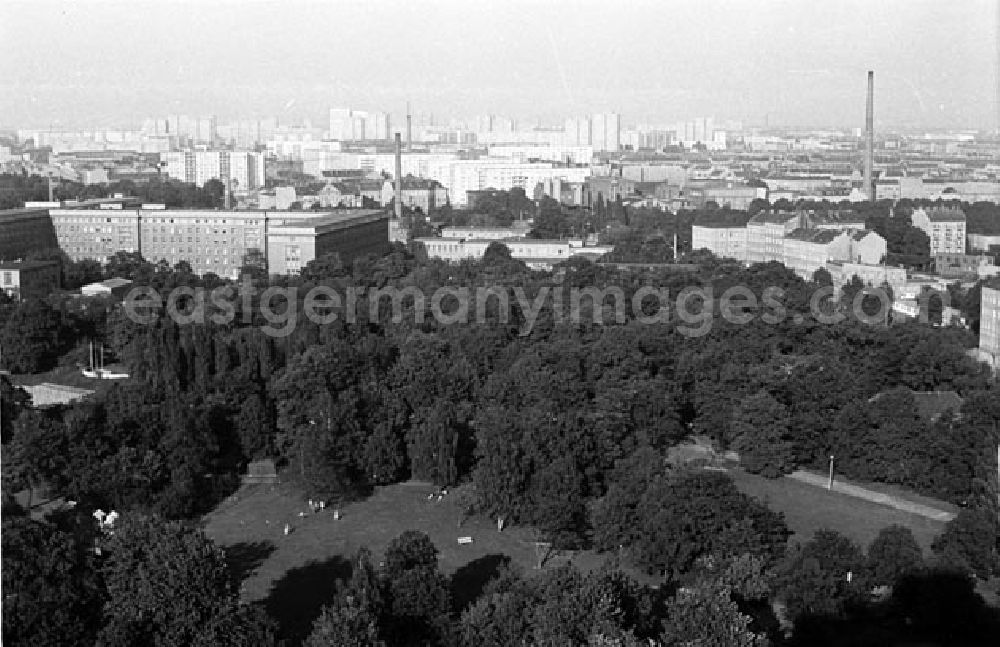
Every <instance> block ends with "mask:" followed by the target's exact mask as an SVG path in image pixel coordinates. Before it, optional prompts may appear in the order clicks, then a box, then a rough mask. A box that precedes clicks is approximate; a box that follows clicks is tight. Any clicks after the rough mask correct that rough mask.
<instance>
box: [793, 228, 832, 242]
mask: <svg viewBox="0 0 1000 647" xmlns="http://www.w3.org/2000/svg"><path fill="white" fill-rule="evenodd" d="M843 233H844V232H842V231H838V230H836V229H802V228H799V229H795V230H793V231H791V232H789V234H788V235H787V236H786V238H789V239H791V240H801V241H803V242H807V243H815V244H817V245H825V244H827V243H830V242H833V241H834V240H835V239H836V238H838V237H839V236H840V235H841V234H843Z"/></svg>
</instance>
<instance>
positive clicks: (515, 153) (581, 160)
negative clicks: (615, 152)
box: [486, 144, 594, 164]
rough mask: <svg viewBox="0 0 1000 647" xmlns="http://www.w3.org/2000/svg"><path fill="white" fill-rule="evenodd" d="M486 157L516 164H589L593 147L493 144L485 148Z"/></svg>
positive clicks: (592, 155) (592, 154)
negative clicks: (531, 162)
mask: <svg viewBox="0 0 1000 647" xmlns="http://www.w3.org/2000/svg"><path fill="white" fill-rule="evenodd" d="M486 154H487V156H488V157H495V158H500V159H509V160H514V161H516V162H527V161H529V160H538V161H541V162H563V163H566V164H590V161H591V159H593V157H594V147H593V146H589V145H587V146H575V145H574V146H552V145H550V144H537V145H532V144H493V145H491V146H489V148H487V151H486Z"/></svg>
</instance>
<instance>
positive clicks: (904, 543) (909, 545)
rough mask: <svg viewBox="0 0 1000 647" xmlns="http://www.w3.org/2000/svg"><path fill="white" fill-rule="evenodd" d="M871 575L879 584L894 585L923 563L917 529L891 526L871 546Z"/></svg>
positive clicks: (869, 570) (881, 531) (869, 573)
mask: <svg viewBox="0 0 1000 647" xmlns="http://www.w3.org/2000/svg"><path fill="white" fill-rule="evenodd" d="M867 561H868V577H869V578H870V579H871V582H872V583H873V584H875V585H882V586H892V585H893V584H895V583H896V581H897V580H899V578H900V577H902V576H903V575H905V574H906V573H909V572H912V571H915V570H917V569H919V568H920V567H921V566H923V563H924V556H923V553H922V551H921V550H920V544H918V543H917V540H916V539H915V538H914V537H913V532H912V531H911V530H910V529H909V528H906V527H904V526H898V525H892V526H887V527H885V528H883V529H882V530H880V531H879V533H878V536H877V537H875V540H874V541H872V543H871V546H869V547H868V559H867Z"/></svg>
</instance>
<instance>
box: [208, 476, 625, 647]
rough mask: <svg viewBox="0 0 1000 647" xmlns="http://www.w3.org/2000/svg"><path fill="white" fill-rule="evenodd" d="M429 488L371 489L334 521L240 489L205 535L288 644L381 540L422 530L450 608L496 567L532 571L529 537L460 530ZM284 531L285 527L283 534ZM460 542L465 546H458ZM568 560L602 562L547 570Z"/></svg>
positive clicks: (478, 525) (259, 488)
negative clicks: (359, 556) (447, 580)
mask: <svg viewBox="0 0 1000 647" xmlns="http://www.w3.org/2000/svg"><path fill="white" fill-rule="evenodd" d="M433 490H434V487H433V486H431V485H428V484H425V483H414V482H411V483H403V484H399V485H393V486H389V487H384V488H378V489H377V490H376V491H375V493H374V494H373V495H372V496H371V497H369V498H368V499H366V500H364V501H360V502H357V503H353V504H351V505H348V506H346V507H344V508H342V509H341V515H342V516H341V519H340V520H334V518H333V511H332V510H331V509H330V508H329V507H328V508H327V509H326V510H325V511H323V512H319V513H317V514H307V516H305V517H299V516H298V513H299V512H300V511H302V512H308V511H309V507H308V505H307V504H305V503H304V502H302V501H301V500H300V499H298V498H296V497H295V496H293V495H292V494H291V493H290V492H287V491H285V489H284V488H283V487H281V486H266V485H254V486H246V487H244V488H243V489H242V490H240V491H239V492H238V493H237V494H235V495H233V496H232V497H230V499H228V500H227V501H225V502H224V503H223V504H222V505H220V506H219V507H218V508H217V509H216V510H214V511H213V512H212V513H210V514H209V515H207V516H206V517H205V519H204V529H205V532H206V534H207V535H208V536H209V537H211V538H212V539H213V540H214V541H215V542H216V543H218V544H219V545H221V546H223V547H224V548H225V549H226V552H227V556H228V557H229V559H230V562H232V563H233V565H234V570H235V575H236V577H237V578H238V579H240V580H242V582H243V584H242V587H241V597H242V599H244V600H246V601H252V600H263V601H264V604H265V606H266V607H267V608H268V611H269V612H270V613H271V614H272V615H273V616H274V617H275V618H276V619H277V620H278V622H279V624H280V625H281V627H282V630H283V634H284V635H285V636H286V637H288V638H290V639H291V640H292V642H293V644H295V642H296V641H298V640H301V639H302V638H303V637H304V635H305V634H307V633H308V631H309V628H310V627H311V624H312V619H313V618H315V617H316V616H317V615H319V612H320V609H321V608H322V606H323V604H325V603H326V602H328V601H329V600H330V599H331V598H332V596H333V594H334V591H335V590H336V589H335V582H336V580H337V579H342V578H345V577H348V576H349V574H350V571H351V566H350V561H349V560H350V559H351V557H352V556H353V555H354V554H355V553H356V552H357V550H358V549H359V548H360V547H362V546H367V547H368V548H369V549H371V551H372V552H373V553H374V555H375V559H376V560H378V559H381V557H382V555H383V553H384V551H385V548H386V546H388V544H389V542H390V541H391V540H392V539H393V538H395V537H397V536H398V535H399V534H401V533H402V532H403V531H405V530H420V531H422V532H425V533H427V535H428V536H429V537H430V538H431V540H432V541H433V542H434V545H435V546H437V548H438V550H439V551H440V565H441V570H442V571H443V572H444V573H445V574H448V575H454V576H455V577H454V581H453V591H452V597H453V599H454V600H455V602H456V606H457V608H461V607H462V606H463V605H464V603H465V602H466V601H467V600H470V599H474V597H475V596H476V595H477V594H478V592H479V591H481V590H482V586H483V585H484V584H485V583H486V582H487V581H488V580H489V579H490V578H491V577H492V576H493V574H494V573H495V572H496V569H497V567H498V566H499V565H500V564H502V563H504V562H506V561H508V560H510V561H511V562H513V563H515V564H517V565H518V566H520V567H521V568H522V569H523V570H524V571H530V570H531V569H532V568H534V565H535V561H536V557H535V547H534V545H533V544H532V543H531V542H532V541H533V536H532V533H531V530H530V529H527V528H520V527H512V528H507V529H505V530H504V531H503V532H502V533H498V532H497V529H496V523H495V521H492V520H489V519H484V518H481V517H475V518H470V519H468V520H466V521H465V522H464V523H463V524H462V526H461V527H459V525H458V522H459V521H460V520H461V519H462V517H463V514H462V506H461V505H460V504H459V503H458V501H457V500H456V497H455V496H453V495H449V496H445V497H444V499H443V500H442V501H440V502H438V501H437V500H436V499H435V500H428V499H427V495H428V494H429V493H431V492H432V491H433ZM286 523H288V524H290V525H291V527H292V532H291V534H289V535H288V536H285V535H284V526H285V524H286ZM465 536H469V537H472V538H473V543H471V544H465V545H460V544H458V542H457V539H458V538H459V537H465ZM569 559H572V561H573V563H574V564H576V565H577V566H579V567H580V568H582V569H585V570H589V569H591V568H594V567H596V566H598V565H599V564H601V563H602V562H603V561H604V559H605V558H604V557H603V556H598V555H594V554H593V553H589V552H580V553H573V554H572V555H566V554H557V555H554V556H552V558H550V559H549V560H548V561H547V562H546V567H548V566H549V565H553V564H559V563H563V562H565V561H567V560H569Z"/></svg>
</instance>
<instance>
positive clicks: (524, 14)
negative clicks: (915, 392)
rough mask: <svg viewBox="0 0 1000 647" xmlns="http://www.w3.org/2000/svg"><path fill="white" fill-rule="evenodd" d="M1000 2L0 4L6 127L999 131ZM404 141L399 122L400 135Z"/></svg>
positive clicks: (0, 114)
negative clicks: (182, 118) (150, 122)
mask: <svg viewBox="0 0 1000 647" xmlns="http://www.w3.org/2000/svg"><path fill="white" fill-rule="evenodd" d="M998 6H1000V2H998V1H997V0H862V1H854V0H849V1H841V0H816V1H814V0H787V1H785V0H774V1H768V0H756V1H728V2H727V1H718V0H694V1H673V0H659V1H657V0H648V1H647V0H617V1H616V0H603V1H602V2H590V1H584V2H574V1H554V0H549V1H545V0H542V1H536V2H524V1H512V0H499V1H493V0H483V1H481V2H480V1H476V0H464V1H457V2H453V1H450V0H449V1H436V2H435V1H428V2H423V1H420V0H409V1H407V2H395V1H393V2H388V1H384V2H380V1H378V0H364V1H361V2H358V1H354V0H331V1H327V2H286V1H281V2H247V0H240V1H239V2H235V1H234V2H228V1H223V2H220V1H217V0H216V1H213V0H208V1H200V2H180V1H177V0H159V1H157V2H135V1H133V2H127V3H119V2H99V1H95V2H30V3H23V4H22V3H16V2H14V3H12V2H5V1H3V0H0V127H12V126H14V127H16V126H36V127H40V126H48V125H50V124H53V123H54V124H55V125H56V126H57V127H60V126H73V127H76V126H85V125H99V126H111V125H117V124H121V125H129V124H138V123H141V120H142V118H143V117H145V116H152V115H167V114H170V113H182V114H191V115H198V114H217V115H218V116H219V117H220V119H223V118H229V117H237V116H247V117H251V116H267V115H276V116H278V117H279V119H283V120H287V121H294V120H298V119H301V118H303V117H309V118H312V119H314V120H315V121H316V122H318V123H323V120H324V119H325V117H324V116H325V113H326V109H327V108H329V107H331V106H350V107H354V108H358V109H368V110H374V109H381V110H386V111H389V112H392V113H394V115H402V114H403V113H404V112H405V102H406V100H407V99H409V100H411V101H412V102H413V105H414V110H415V111H418V112H433V113H434V114H435V115H436V116H437V115H455V116H468V115H474V114H476V113H482V112H494V113H499V114H511V115H514V116H517V117H518V118H519V119H520V121H522V122H526V123H532V122H534V121H535V120H536V119H542V120H545V121H550V122H554V121H556V120H557V119H558V118H561V117H562V116H564V115H571V114H573V113H586V112H597V111H618V112H621V113H622V115H623V120H624V122H625V123H635V122H644V121H649V122H654V123H658V122H663V123H669V122H672V121H676V120H679V119H686V118H693V117H696V116H715V118H716V119H718V120H721V119H743V120H745V121H747V122H749V123H759V122H763V120H764V118H765V115H767V116H768V119H769V122H770V123H771V124H787V125H820V126H822V125H831V126H860V125H861V124H862V122H863V120H864V109H865V106H864V98H865V72H866V70H868V69H873V70H875V86H876V87H875V92H876V111H875V112H876V125H877V126H878V125H881V126H937V127H976V128H996V127H997V118H998V117H997V115H998V112H1000V111H998V107H997V97H998V95H1000V91H998V85H1000V81H998V76H997V69H998V66H1000V46H998V44H997V41H998V38H1000V35H998V31H1000V30H998V26H1000V14H998ZM397 123H399V122H397Z"/></svg>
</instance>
